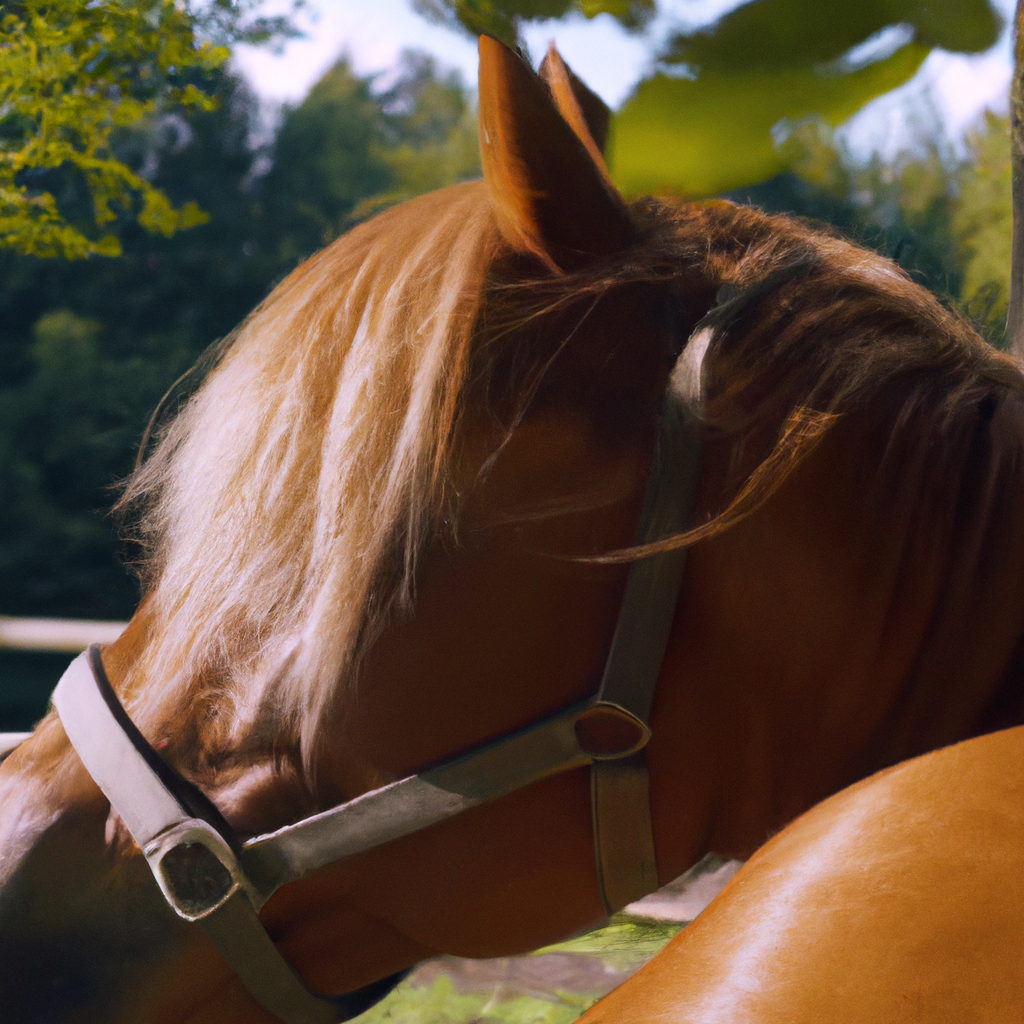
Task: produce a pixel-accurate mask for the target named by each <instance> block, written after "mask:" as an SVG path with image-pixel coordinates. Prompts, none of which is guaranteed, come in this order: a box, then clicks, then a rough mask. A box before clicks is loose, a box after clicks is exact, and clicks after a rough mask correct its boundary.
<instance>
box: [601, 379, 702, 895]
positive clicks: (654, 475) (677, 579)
mask: <svg viewBox="0 0 1024 1024" xmlns="http://www.w3.org/2000/svg"><path fill="white" fill-rule="evenodd" d="M699 463H700V425H699V423H698V422H697V421H696V419H695V417H694V416H693V415H692V413H690V412H689V410H688V408H687V406H686V405H685V404H684V403H683V402H681V401H679V400H678V399H677V398H676V397H675V396H674V393H673V392H672V391H671V390H670V391H669V392H668V397H667V398H666V401H665V403H664V407H663V409H662V427H661V431H660V433H659V436H658V443H657V447H656V449H655V453H654V463H653V465H652V467H651V475H650V478H649V481H648V485H647V496H646V499H645V501H644V512H643V515H642V517H641V522H640V526H639V529H638V530H637V535H636V541H635V544H636V545H637V546H639V545H642V544H648V543H651V542H652V541H656V540H660V539H662V538H663V537H671V536H673V535H674V534H679V533H683V532H684V531H686V530H687V529H689V528H690V526H691V525H692V518H693V506H694V500H695V497H696V487H697V473H698V470H699V468H700V467H699ZM687 550H688V549H687V548H685V547H684V548H676V549H675V550H674V551H666V552H662V553H661V554H658V555H654V556H651V557H648V558H641V559H638V560H637V561H635V562H633V564H632V565H631V566H630V569H629V576H628V578H627V580H626V591H625V594H624V595H623V598H622V605H621V607H620V609H619V619H618V622H617V623H616V625H615V633H614V635H613V637H612V643H611V647H610V648H609V651H608V660H607V661H606V662H605V668H604V675H603V677H602V679H601V687H600V689H599V690H598V694H597V700H598V701H599V702H602V703H605V704H608V705H611V706H614V707H618V708H622V709H623V710H624V711H626V712H627V713H628V714H629V715H631V716H632V717H633V718H635V719H636V720H637V721H639V722H642V723H643V724H644V725H645V726H646V725H647V723H648V722H649V720H650V714H651V705H652V704H653V703H654V693H655V690H656V689H657V686H658V677H659V676H660V674H661V665H662V662H663V660H664V658H665V649H666V647H667V646H668V638H669V633H670V631H671V629H672V622H673V619H674V616H675V607H676V599H677V597H678V594H679V587H680V584H681V583H682V579H683V569H684V568H685V566H686V553H687ZM648 735H649V731H648ZM645 744H646V741H645ZM590 794H591V810H592V816H593V830H594V855H595V859H596V861H597V873H598V885H599V888H600V894H601V902H602V904H603V906H604V909H605V912H606V913H608V914H609V915H610V914H613V913H615V912H616V911H617V910H621V909H622V908H623V907H625V906H626V905H627V904H629V903H633V902H634V901H635V900H638V899H640V898H641V897H643V896H646V895H647V894H648V893H652V892H654V890H655V889H657V888H658V887H659V886H660V884H661V883H660V881H659V880H658V864H657V856H656V854H655V848H654V832H653V827H652V823H651V800H650V779H649V775H648V771H647V759H646V756H645V753H644V751H643V750H642V749H640V750H638V751H637V752H636V753H635V754H633V755H632V756H628V757H617V758H614V759H596V760H595V761H594V763H593V765H592V766H591V769H590Z"/></svg>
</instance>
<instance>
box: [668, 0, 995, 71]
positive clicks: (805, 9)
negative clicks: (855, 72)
mask: <svg viewBox="0 0 1024 1024" xmlns="http://www.w3.org/2000/svg"><path fill="white" fill-rule="evenodd" d="M895 26H901V27H902V28H904V29H905V30H906V31H907V32H908V33H909V34H910V37H911V38H912V39H913V41H915V42H918V43H921V44H923V45H925V46H928V47H935V46H938V47H942V48H943V49H946V50H951V51H955V52H958V53H979V52H981V51H982V50H987V49H988V48H989V47H990V46H992V45H994V44H995V42H996V40H997V39H998V38H999V30H1000V28H1001V27H1002V21H1001V19H1000V17H999V14H998V13H997V12H996V11H995V10H994V9H993V8H992V6H991V5H990V3H989V2H988V0H929V2H928V3H924V4H923V3H921V2H920V0H856V2H850V0H847V2H843V3H822V2H821V0H754V2H752V3H745V4H743V5H742V6H740V7H737V8H736V9H735V10H733V11H730V12H729V13H728V14H726V15H724V16H723V17H722V18H719V20H718V21H716V22H715V23H714V24H712V25H709V26H707V27H705V28H701V29H698V30H697V31H695V32H692V33H688V34H686V33H683V34H679V35H676V36H675V37H674V38H673V40H672V41H671V43H670V45H669V48H668V51H667V52H666V53H665V54H664V55H663V58H662V59H663V60H664V61H665V62H666V63H670V64H687V65H689V66H691V67H693V68H694V69H698V70H699V73H700V74H705V73H722V74H725V73H729V74H746V73H749V72H750V71H751V70H752V69H753V68H758V69H760V70H762V71H769V70H771V71H774V70H785V69H790V68H794V67H812V66H814V65H819V64H827V63H829V62H831V61H839V60H842V59H843V58H844V57H845V56H846V55H847V54H849V52H850V51H851V50H853V49H854V47H857V46H860V45H861V44H862V43H865V42H867V41H868V40H869V39H871V38H872V37H873V36H875V35H876V34H877V33H879V32H881V31H882V30H883V29H886V28H890V27H895ZM903 41H908V40H906V39H904V40H903ZM880 42H881V41H880ZM847 70H851V69H847Z"/></svg>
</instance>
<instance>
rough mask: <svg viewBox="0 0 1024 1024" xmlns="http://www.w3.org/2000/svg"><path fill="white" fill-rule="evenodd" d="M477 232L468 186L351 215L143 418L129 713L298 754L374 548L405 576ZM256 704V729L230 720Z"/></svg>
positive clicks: (357, 625)
mask: <svg viewBox="0 0 1024 1024" xmlns="http://www.w3.org/2000/svg"><path fill="white" fill-rule="evenodd" d="M496 241H497V232H496V229H495V227H494V224H493V220H492V217H491V215H490V213H489V210H488V207H487V203H486V199H485V197H484V196H483V194H482V188H481V187H480V185H478V184H469V185H464V186H456V187H455V188H452V189H448V190H445V191H443V192H440V193H434V194H431V195H428V196H425V197H423V198H421V199H418V200H416V201H414V202H412V203H409V204H406V205H404V206H402V207H400V208H398V209H396V210H393V211H389V212H387V213H384V214H382V215H380V216H379V217H376V218H375V219H373V220H371V221H369V222H367V223H365V224H363V225H360V226H359V227H357V228H355V229H354V230H353V231H351V232H350V233H348V234H347V235H345V236H343V237H342V238H340V239H338V240H337V241H336V242H335V243H334V244H333V245H331V246H329V247H328V248H326V249H324V250H323V251H322V252H320V253H319V254H317V255H316V256H315V257H313V258H312V259H311V260H309V261H308V262H306V263H305V264H303V265H302V266H301V267H299V268H298V269H297V270H296V271H294V272H293V273H292V274H291V275H290V276H289V277H288V278H287V279H286V280H285V281H284V282H283V283H282V284H281V285H280V286H279V287H278V288H277V289H276V290H275V291H274V292H273V293H272V294H271V295H270V297H269V298H268V299H267V300H266V301H265V302H264V303H263V305H262V306H261V307H259V308H258V309H257V310H256V311H255V312H254V313H253V314H252V315H251V316H250V317H249V318H248V320H247V321H246V322H245V323H244V324H243V325H242V327H241V328H240V329H239V331H238V333H237V336H236V337H235V338H234V339H233V341H232V343H231V345H230V347H229V348H228V349H227V351H226V352H225V354H224V355H223V357H222V358H221V360H220V361H219V363H218V365H217V366H216V368H215V369H214V370H213V371H212V372H211V373H210V375H209V377H208V378H207V380H206V381H205V382H204V384H203V386H202V387H201V388H200V389H199V391H198V392H197V393H196V394H195V396H194V397H193V398H192V399H191V400H190V402H189V403H188V404H187V405H186V406H185V408H184V409H183V410H182V411H181V413H179V415H178V416H177V417H176V418H175V419H174V420H173V421H172V422H171V423H170V425H169V427H168V428H167V429H165V430H164V431H163V433H162V436H161V437H160V439H159V443H158V445H157V446H156V449H155V451H154V453H153V455H152V456H151V457H150V458H149V459H148V460H147V461H146V462H145V463H144V464H143V465H142V466H141V468H140V469H139V470H137V472H136V473H135V474H134V475H133V477H132V478H131V479H130V481H129V483H128V486H127V489H126V491H125V494H124V497H123V498H122V501H121V506H122V507H128V508H133V509H134V508H138V509H140V510H141V514H140V516H139V520H138V523H139V525H138V532H139V535H140V537H141V539H142V540H143V542H144V544H145V545H146V549H147V558H146V562H145V569H144V574H145V582H146V583H147V584H148V593H147V597H146V621H147V626H148V629H147V639H146V643H145V644H144V645H142V649H141V650H140V651H139V652H138V657H137V660H136V661H135V663H134V665H133V666H132V668H131V670H130V673H129V675H128V678H127V680H126V684H125V699H126V701H127V703H128V706H129V709H130V710H131V712H132V713H133V714H134V715H135V716H136V717H137V718H138V720H139V722H140V724H142V725H143V726H144V727H145V725H146V723H147V722H148V723H149V724H151V725H152V726H153V727H158V723H163V722H165V721H166V720H167V719H166V715H167V714H168V713H169V712H172V711H174V710H177V711H181V710H183V709H186V708H187V709H188V710H189V711H190V712H193V711H196V710H199V711H201V712H202V713H200V714H190V715H189V717H190V718H196V719H198V720H203V719H205V720H206V722H205V725H206V727H211V726H212V727H213V731H214V732H215V733H216V732H218V731H220V732H222V733H223V732H224V731H228V732H230V733H231V734H232V735H234V736H243V735H244V736H246V739H247V741H248V742H252V743H260V742H270V743H272V744H273V745H275V746H276V745H278V744H280V745H281V746H286V745H287V744H288V743H289V742H295V741H298V743H299V744H300V745H301V747H302V749H303V754H304V756H305V757H307V758H308V757H309V756H310V752H311V751H312V750H313V748H314V747H315V739H316V726H317V723H318V722H319V720H320V717H321V714H322V712H323V709H324V705H325V703H326V701H327V699H328V697H329V696H330V694H331V693H332V692H333V691H334V689H335V687H336V685H337V684H338V681H339V679H340V678H341V679H343V678H344V677H345V676H346V674H347V672H348V670H349V669H350V668H351V666H352V664H353V662H354V658H355V652H356V650H357V648H358V647H359V643H358V640H359V638H360V636H361V635H362V634H365V633H366V631H367V620H368V618H369V619H370V620H372V619H373V618H374V615H375V613H379V612H380V611H381V610H382V608H383V605H384V603H385V600H384V595H383V594H382V593H381V592H380V589H379V584H380V582H381V581H380V576H381V571H382V563H384V562H385V561H387V560H389V559H390V560H392V562H393V561H394V560H395V558H396V557H397V562H398V564H399V571H398V572H397V573H395V574H394V575H395V577H396V579H398V580H399V581H406V582H405V583H404V584H400V585H405V586H407V585H408V583H407V581H408V580H409V579H410V577H411V570H412V564H413V560H414V556H415V551H416V548H417V546H418V544H419V539H420V536H421V534H422V533H423V531H424V529H425V526H426V524H427V521H428V520H429V518H430V514H431V510H432V508H434V507H436V505H437V504H438V502H439V501H441V500H442V499H443V492H444V487H445V474H444V468H445V465H446V460H447V456H448V446H449V445H450V444H451V439H452V432H453V425H454V421H455V417H456V411H457V398H458V396H459V392H460V389H461V386H462V382H463V377H464V375H465V372H466V365H467V357H468V350H469V342H470V337H471V333H472V328H473V324H474V321H475V319H476V314H477V309H478V305H479V302H480V295H481V291H482V286H483V279H484V275H485V274H486V271H487V267H488V266H489V264H490V262H491V254H492V250H493V249H494V247H495V244H496ZM396 552H397V555H396ZM391 567H392V568H393V566H391ZM375 588H377V589H375ZM371 628H372V623H371ZM156 681H159V682H156ZM144 684H145V687H146V692H145V699H144V700H143V699H141V695H142V689H143V685H144ZM195 702H199V703H201V704H202V705H204V706H203V707H201V708H199V709H195V708H189V705H190V704H194V703H195ZM268 713H269V715H270V716H271V717H273V719H274V721H275V725H276V730H277V732H276V735H275V737H274V738H273V739H270V740H268V738H267V737H265V736H264V737H252V736H249V735H247V733H248V732H249V730H250V729H251V728H252V726H253V724H254V723H255V722H256V721H257V720H258V719H262V718H264V717H266V716H267V714H268ZM210 719H215V720H216V722H211V721H210Z"/></svg>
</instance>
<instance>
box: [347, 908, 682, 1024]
mask: <svg viewBox="0 0 1024 1024" xmlns="http://www.w3.org/2000/svg"><path fill="white" fill-rule="evenodd" d="M681 927H682V926H681V925H678V924H668V923H663V922H655V921H640V920H636V919H632V918H626V917H622V916H617V917H614V918H612V920H611V922H610V923H609V924H608V925H607V926H606V927H604V928H599V929H598V930H597V931H593V932H588V933H587V934H586V935H580V936H577V937H576V938H573V939H569V940H568V941H566V942H561V943H558V944H557V945H555V946H546V947H545V948H544V949H538V950H537V951H536V952H535V953H533V954H531V955H533V956H538V955H541V954H544V953H569V954H574V955H578V956H587V957H594V958H596V959H598V960H600V961H601V962H602V963H604V964H607V965H609V966H611V967H614V968H615V969H617V970H621V971H633V970H636V969H637V968H638V967H639V966H640V965H641V964H643V963H645V962H646V961H647V960H649V959H650V958H651V957H652V956H654V954H655V953H657V952H658V951H659V950H661V948H662V947H663V946H664V945H665V944H666V943H667V942H668V941H669V939H671V938H672V936H673V935H675V934H676V933H677V932H678V931H679V929H680V928H681ZM600 996H601V993H599V992H568V991H565V990H563V989H558V988H554V989H552V990H551V991H550V993H548V994H546V996H545V997H543V998H542V997H540V996H527V995H512V996H511V997H510V998H504V997H503V996H502V992H501V986H500V985H495V986H494V987H493V989H492V990H491V991H485V992H459V991H458V990H457V989H456V987H455V985H454V983H453V982H452V979H451V978H449V977H448V976H446V975H443V974H442V975H440V976H439V977H438V978H436V979H435V980H434V982H433V984H432V985H424V986H422V987H419V988H414V987H413V986H412V985H411V984H409V983H408V982H404V983H403V984H401V985H399V986H398V988H396V989H395V991H394V992H392V993H391V995H389V996H388V997H387V998H386V999H384V1000H383V1001H382V1002H380V1003H378V1004H377V1005H376V1006H375V1007H374V1008H373V1009H372V1010H369V1011H368V1012H367V1013H365V1014H364V1015H363V1016H362V1017H360V1018H358V1020H359V1024H386V1022H396V1024H398V1022H400V1024H571V1022H572V1021H574V1020H576V1019H577V1018H578V1017H580V1016H582V1015H583V1014H584V1013H585V1012H586V1011H587V1010H588V1009H589V1008H590V1007H591V1006H592V1005H593V1004H594V1003H595V1002H597V1000H598V999H599V998H600Z"/></svg>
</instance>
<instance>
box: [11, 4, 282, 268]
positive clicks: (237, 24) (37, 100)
mask: <svg viewBox="0 0 1024 1024" xmlns="http://www.w3.org/2000/svg"><path fill="white" fill-rule="evenodd" d="M257 5H258V0H208V2H206V3H197V2H193V0H93V2H90V3H82V2H81V0H21V2H18V3H9V4H4V5H3V8H2V9H0V243H2V245H4V246H6V247H10V248H14V249H17V250H18V251H19V252H24V253H33V254H35V255H39V256H63V257H65V258H68V259H74V258H78V257H83V256H87V255H90V254H96V255H106V256H113V255H117V254H118V253H120V251H121V246H120V242H119V240H118V236H117V234H116V233H115V232H114V231H112V230H111V228H112V227H113V226H114V224H115V222H117V221H120V222H122V223H123V222H125V221H127V220H131V221H134V222H137V223H138V224H139V225H141V226H142V227H143V228H145V229H146V230H147V231H150V232H154V233H160V234H163V235H164V236H166V237H170V235H172V234H174V233H175V232H176V231H178V230H180V229H182V228H187V227H192V226H194V225H197V224H201V223H203V222H204V220H205V214H204V213H203V212H202V211H201V210H200V208H199V207H198V206H197V205H196V204H195V203H194V202H192V201H186V202H184V203H183V205H181V206H180V207H175V206H174V205H173V204H172V203H171V202H170V201H169V200H168V198H167V196H166V195H165V194H164V193H163V192H162V191H161V190H160V189H159V188H157V187H156V186H154V185H153V183H152V182H151V181H149V180H148V179H147V177H146V176H145V174H144V173H140V172H139V170H138V169H136V168H133V167H131V166H130V165H128V164H127V163H125V162H124V161H123V160H122V159H120V158H119V156H118V155H117V152H116V148H115V146H114V144H113V140H114V139H115V138H116V136H117V134H118V132H120V131H122V130H124V129H128V128H134V127H136V126H137V125H138V124H139V123H140V122H142V121H144V120H146V119H152V118H157V117H159V116H160V115H162V114H165V113H167V112H169V111H172V110H182V109H199V110H209V109H211V107H212V105H213V104H214V103H215V102H216V99H215V97H214V96H213V94H211V93H208V92H206V91H204V89H203V87H202V80H203V79H202V76H203V74H204V73H209V72H211V71H213V70H214V69H216V68H218V67H220V66H221V65H222V64H223V63H224V61H225V60H226V59H227V56H228V53H229V50H228V45H229V44H230V43H233V42H237V41H247V42H265V41H269V40H271V39H274V38H280V37H281V36H282V35H287V34H294V31H293V30H292V29H291V27H290V25H289V23H288V22H287V19H285V18H269V19H268V18H255V19H251V18H249V17H248V16H249V14H250V13H251V11H252V9H253V8H254V7H256V6H257ZM204 33H205V34H206V37H205V38H204ZM194 72H199V73H200V74H199V78H198V80H197V78H196V76H195V75H194ZM62 192H63V193H65V194H68V193H70V194H72V195H74V194H75V193H77V197H78V198H79V199H80V200H82V199H84V200H85V201H84V202H81V201H80V202H78V203H77V205H76V204H72V205H74V206H76V208H75V209H74V211H73V212H71V213H69V211H68V210H67V208H66V206H65V205H63V204H62V203H61V202H60V200H59V196H60V194H61V193H62Z"/></svg>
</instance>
